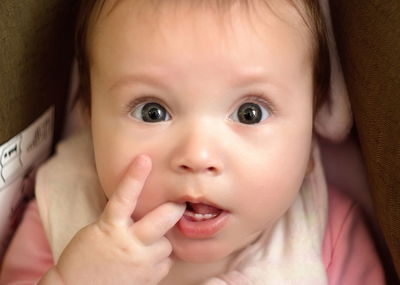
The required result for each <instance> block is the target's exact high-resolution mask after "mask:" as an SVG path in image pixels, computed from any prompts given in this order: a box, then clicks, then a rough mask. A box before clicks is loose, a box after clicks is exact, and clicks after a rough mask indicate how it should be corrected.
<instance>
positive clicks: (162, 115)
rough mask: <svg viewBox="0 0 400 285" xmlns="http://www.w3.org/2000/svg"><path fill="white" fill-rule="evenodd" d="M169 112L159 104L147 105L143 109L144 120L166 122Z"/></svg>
mask: <svg viewBox="0 0 400 285" xmlns="http://www.w3.org/2000/svg"><path fill="white" fill-rule="evenodd" d="M166 117H167V111H166V110H165V108H164V107H163V106H161V105H160V104H157V103H147V104H145V105H144V106H143V108H142V118H143V121H145V122H150V123H156V122H161V121H165V119H166Z"/></svg>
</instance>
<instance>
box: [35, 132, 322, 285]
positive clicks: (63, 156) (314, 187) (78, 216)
mask: <svg viewBox="0 0 400 285" xmlns="http://www.w3.org/2000/svg"><path fill="white" fill-rule="evenodd" d="M312 155H313V159H314V169H313V171H312V172H311V173H310V174H309V175H308V176H307V177H306V178H305V179H304V182H303V185H302V188H301V190H300V192H299V195H298V196H297V198H296V200H295V202H294V204H293V205H292V206H291V207H290V208H289V210H288V211H287V212H286V214H285V215H284V216H283V217H282V218H281V219H280V220H279V221H278V223H277V224H276V226H275V227H274V229H273V231H272V234H269V235H267V234H264V235H262V236H261V237H260V238H259V239H258V240H257V241H256V242H255V243H254V244H251V245H250V246H248V247H247V248H246V249H244V250H243V251H242V252H241V253H240V254H239V256H238V257H237V259H236V260H234V262H233V263H232V264H231V265H230V268H229V270H228V272H227V273H226V274H224V275H223V276H217V277H214V278H212V279H209V280H207V281H206V282H205V283H204V285H205V284H206V285H220V284H237V285H239V284H240V285H247V284H249V285H250V284H251V285H261V284H326V283H327V278H326V271H325V268H324V265H323V262H322V258H321V247H322V242H323V237H324V232H325V227H326V220H327V186H326V182H325V177H324V173H323V169H322V166H321V160H320V154H319V149H318V145H317V143H314V145H313V152H312ZM36 197H37V201H38V205H39V212H40V215H41V218H42V222H43V225H44V229H45V231H46V234H47V237H48V240H49V243H50V246H51V249H52V253H53V257H54V261H55V262H57V260H58V258H59V256H60V254H61V252H62V251H63V249H64V248H65V246H66V245H67V244H68V242H69V241H70V240H71V239H72V237H73V236H74V235H75V234H76V233H77V232H78V231H79V230H80V229H81V228H83V227H84V226H86V225H88V224H90V223H92V222H93V221H95V220H96V219H97V217H98V216H99V214H100V213H101V212H102V209H103V207H104V205H105V203H106V201H107V200H106V197H105V195H104V194H103V191H102V189H101V186H100V184H99V181H98V178H97V173H96V170H95V165H94V159H93V148H92V142H91V135H90V131H89V130H88V129H85V130H84V131H82V132H80V133H78V134H76V135H73V136H71V137H70V138H69V139H68V140H66V141H64V142H62V143H61V144H59V145H58V147H57V153H56V155H55V156H54V157H53V158H52V159H50V160H49V161H48V162H46V164H45V165H43V166H42V167H41V168H40V169H39V172H38V175H37V180H36Z"/></svg>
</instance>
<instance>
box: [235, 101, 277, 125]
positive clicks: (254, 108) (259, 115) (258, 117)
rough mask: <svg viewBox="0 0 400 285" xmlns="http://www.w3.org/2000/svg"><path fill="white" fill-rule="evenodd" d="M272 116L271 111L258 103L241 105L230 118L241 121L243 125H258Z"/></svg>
mask: <svg viewBox="0 0 400 285" xmlns="http://www.w3.org/2000/svg"><path fill="white" fill-rule="evenodd" d="M269 116H270V113H269V111H268V110H267V109H266V108H265V107H263V106H261V105H259V104H256V103H250V102H247V103H244V104H242V105H240V107H239V109H237V110H236V111H235V112H234V113H233V114H232V115H231V116H230V118H231V119H232V120H234V121H239V122H240V123H242V124H247V125H251V124H258V123H259V122H261V121H264V120H266V119H267V118H268V117H269Z"/></svg>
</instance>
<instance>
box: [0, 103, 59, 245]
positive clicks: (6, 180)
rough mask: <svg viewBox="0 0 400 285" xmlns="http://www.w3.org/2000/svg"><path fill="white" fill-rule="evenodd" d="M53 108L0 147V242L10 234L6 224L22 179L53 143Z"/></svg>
mask: <svg viewBox="0 0 400 285" xmlns="http://www.w3.org/2000/svg"><path fill="white" fill-rule="evenodd" d="M53 125H54V107H53V106H52V107H50V108H49V109H48V110H47V111H46V112H45V113H44V114H43V115H42V116H40V117H39V118H38V119H37V120H36V121H35V122H33V123H32V124H31V125H30V126H29V127H27V128H26V129H25V130H23V131H22V132H21V133H20V134H18V135H16V136H15V137H13V138H12V139H10V140H9V141H7V142H5V143H4V144H2V145H0V155H1V156H0V241H2V240H4V238H5V236H6V235H7V233H8V231H9V230H10V229H9V228H10V220H11V217H12V216H13V215H14V210H15V209H16V207H17V205H18V203H19V201H20V200H21V198H22V195H23V193H21V190H22V189H21V188H22V182H23V179H24V176H25V175H27V173H29V172H30V171H31V170H32V169H34V168H36V167H37V166H38V165H39V163H41V162H42V161H43V160H45V159H46V158H47V157H48V156H49V154H50V151H51V144H52V141H53Z"/></svg>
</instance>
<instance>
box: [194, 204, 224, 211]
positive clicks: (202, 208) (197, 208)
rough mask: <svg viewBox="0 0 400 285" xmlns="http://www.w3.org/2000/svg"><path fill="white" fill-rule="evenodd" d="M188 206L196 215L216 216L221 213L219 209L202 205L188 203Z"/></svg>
mask: <svg viewBox="0 0 400 285" xmlns="http://www.w3.org/2000/svg"><path fill="white" fill-rule="evenodd" d="M190 206H191V207H192V209H193V211H194V212H195V213H198V214H217V213H219V212H221V209H218V208H215V207H213V206H210V205H206V204H202V203H196V204H194V203H190Z"/></svg>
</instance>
